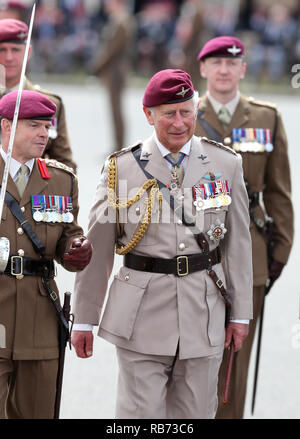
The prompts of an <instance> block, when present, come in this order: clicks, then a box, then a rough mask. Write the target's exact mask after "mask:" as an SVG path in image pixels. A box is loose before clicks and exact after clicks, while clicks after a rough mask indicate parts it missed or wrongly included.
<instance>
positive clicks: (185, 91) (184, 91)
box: [176, 87, 190, 98]
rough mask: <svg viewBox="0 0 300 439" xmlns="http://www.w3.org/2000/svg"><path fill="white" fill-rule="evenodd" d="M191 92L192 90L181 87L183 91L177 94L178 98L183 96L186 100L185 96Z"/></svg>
mask: <svg viewBox="0 0 300 439" xmlns="http://www.w3.org/2000/svg"><path fill="white" fill-rule="evenodd" d="M189 90H190V88H184V87H181V91H179V92H178V93H176V96H182V97H183V98H184V95H185V94H186V93H187V92H188V91H189Z"/></svg>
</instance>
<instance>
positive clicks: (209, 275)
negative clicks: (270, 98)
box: [72, 69, 252, 419]
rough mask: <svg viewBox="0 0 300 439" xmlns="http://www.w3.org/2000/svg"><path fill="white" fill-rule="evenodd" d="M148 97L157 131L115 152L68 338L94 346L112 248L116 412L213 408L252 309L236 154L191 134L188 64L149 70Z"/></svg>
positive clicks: (193, 104)
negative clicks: (222, 369)
mask: <svg viewBox="0 0 300 439" xmlns="http://www.w3.org/2000/svg"><path fill="white" fill-rule="evenodd" d="M143 105H144V112H145V115H146V117H147V120H148V122H149V124H150V125H152V126H153V127H154V133H153V135H152V136H151V137H150V138H148V139H147V140H145V141H143V142H142V143H139V144H137V145H135V146H133V147H129V148H127V149H124V150H122V151H120V152H119V153H115V154H113V155H112V156H111V157H110V158H109V159H108V161H107V163H106V165H105V168H104V171H103V174H102V177H101V179H100V183H99V186H98V189H97V194H96V201H95V204H94V206H93V207H92V210H91V213H90V224H89V232H88V237H89V239H90V240H91V242H92V244H93V248H94V257H93V258H92V260H91V263H90V265H89V267H87V269H86V270H85V271H84V272H82V273H81V274H78V275H77V277H76V283H75V289H76V297H75V323H76V325H75V326H74V331H73V335H72V342H73V344H74V346H75V348H76V352H77V355H78V356H79V357H82V358H86V357H88V356H90V355H91V354H92V344H93V334H92V325H98V324H99V319H100V314H101V311H102V307H103V303H104V299H105V295H106V290H107V283H108V279H109V277H110V274H111V271H112V267H113V261H114V252H115V250H116V252H117V253H118V254H122V255H125V257H124V266H123V267H122V268H121V269H120V271H119V273H118V274H117V275H116V276H115V278H114V280H113V282H112V285H111V287H110V291H109V295H108V301H107V305H106V307H105V311H104V314H103V317H102V320H101V324H100V330H99V335H100V336H101V337H103V338H104V339H106V340H108V341H109V342H111V343H113V344H115V345H116V346H117V355H118V360H119V369H120V373H119V383H118V396H117V411H116V414H117V417H119V418H171V419H174V418H176V419H181V418H213V417H214V415H215V411H216V405H217V376H218V370H219V365H220V362H221V357H222V354H223V349H224V341H225V346H226V347H227V346H228V345H229V343H230V341H231V339H232V337H233V341H234V346H235V349H236V350H238V349H240V348H241V346H242V342H243V339H244V338H245V336H246V335H247V330H248V325H247V324H244V323H240V322H239V319H251V316H252V264H251V243H250V233H249V214H248V199H247V193H246V189H245V185H244V182H243V178H242V165H241V159H240V157H239V156H238V155H237V154H235V153H234V152H232V151H231V150H229V149H228V148H226V147H224V146H223V145H221V144H218V143H216V142H211V141H209V140H207V139H199V138H197V137H195V136H194V135H193V133H194V129H195V123H196V115H197V105H198V96H197V94H195V95H194V89H193V85H192V82H191V79H190V75H189V74H187V73H186V72H184V71H182V70H171V69H170V70H162V71H160V72H158V73H157V74H156V75H154V76H153V78H152V79H151V80H150V82H149V83H148V85H147V87H146V90H145V94H144V99H143ZM173 153H174V154H175V155H172V154H173ZM176 154H177V157H176ZM115 189H117V194H116V193H115ZM170 195H171V198H170ZM172 205H173V206H174V209H173V208H172V207H171V206H172ZM117 219H118V220H117ZM235 264H239V268H238V269H237V268H236V267H235V268H234V269H233V268H232V267H233V266H235ZM225 284H227V294H228V296H230V298H231V301H232V307H231V311H230V310H229V302H228V296H227V295H226V290H225ZM226 304H227V306H228V307H227V306H226ZM226 307H227V310H228V313H227V317H228V319H230V320H231V322H230V323H229V324H228V326H227V331H226V340H225V308H226Z"/></svg>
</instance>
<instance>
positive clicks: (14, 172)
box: [0, 148, 34, 182]
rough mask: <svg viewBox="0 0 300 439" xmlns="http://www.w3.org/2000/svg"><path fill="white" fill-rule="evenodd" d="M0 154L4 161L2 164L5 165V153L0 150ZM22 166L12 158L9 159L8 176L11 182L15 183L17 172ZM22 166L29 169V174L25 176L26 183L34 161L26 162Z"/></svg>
mask: <svg viewBox="0 0 300 439" xmlns="http://www.w3.org/2000/svg"><path fill="white" fill-rule="evenodd" d="M0 153H1V156H2V158H3V160H4V162H5V163H6V158H7V154H6V152H5V151H4V150H3V149H2V148H1V149H0ZM22 164H23V163H20V162H18V161H17V160H15V159H14V158H13V157H11V159H10V169H9V173H10V176H11V178H12V179H13V181H16V179H17V177H18V172H19V170H20V168H21V166H22ZM24 165H26V166H28V168H29V174H28V176H27V182H28V179H29V176H30V174H31V172H32V169H33V165H34V159H30V160H28V161H27V162H26V163H24Z"/></svg>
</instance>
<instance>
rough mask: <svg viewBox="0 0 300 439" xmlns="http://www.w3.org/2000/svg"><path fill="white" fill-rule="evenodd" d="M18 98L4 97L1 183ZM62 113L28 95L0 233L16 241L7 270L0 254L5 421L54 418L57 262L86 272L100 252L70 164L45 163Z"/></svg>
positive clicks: (1, 414)
mask: <svg viewBox="0 0 300 439" xmlns="http://www.w3.org/2000/svg"><path fill="white" fill-rule="evenodd" d="M17 94H18V93H17V92H16V91H13V92H11V93H8V94H7V95H6V96H4V97H3V98H2V99H1V100H0V116H1V118H2V120H1V128H2V149H0V179H1V180H0V181H1V182H2V178H3V172H4V166H5V162H6V160H7V150H8V144H9V139H10V135H11V129H12V119H13V116H14V110H15V104H16V98H17ZM55 112H56V107H55V105H54V104H53V102H52V101H51V100H50V99H48V98H47V97H46V96H45V95H43V94H41V93H37V92H35V91H30V90H24V91H23V92H22V97H21V104H20V110H19V120H18V124H17V129H16V134H15V138H14V148H13V152H12V157H11V164H10V170H9V176H8V180H7V192H6V196H10V199H9V200H8V201H9V202H7V203H6V204H4V209H3V213H2V220H1V225H0V236H1V237H6V238H7V239H8V240H9V242H10V254H9V258H8V262H7V265H6V266H2V263H3V260H2V255H1V257H0V261H1V273H0V282H1V295H0V418H9V419H11V418H47V419H48V418H50V419H51V418H53V415H54V401H55V395H56V377H57V368H58V347H59V346H58V345H59V343H58V334H59V328H60V323H63V322H62V321H61V320H59V319H58V318H57V312H56V311H59V307H60V305H59V294H58V289H57V286H56V283H55V281H54V277H55V267H54V259H55V260H56V261H57V262H58V263H60V264H62V265H63V266H64V268H65V269H67V270H68V271H79V270H82V269H83V268H84V267H85V266H86V265H87V264H88V263H89V260H90V258H91V253H92V249H91V244H90V243H89V241H88V240H87V239H86V238H85V237H84V236H83V231H82V228H81V227H80V226H79V225H78V223H77V215H78V209H79V207H78V183H77V178H76V176H75V175H74V174H73V172H72V170H71V169H70V168H68V167H67V166H66V165H64V164H62V163H59V162H57V161H55V160H49V159H45V160H39V157H41V155H42V153H43V150H44V148H45V147H46V144H47V140H48V131H49V129H50V127H51V117H53V116H54V114H55ZM16 215H17V216H18V217H19V218H20V219H16ZM22 216H23V218H22ZM28 225H30V226H31V230H29V231H28V227H29V226H28ZM54 306H55V307H54ZM55 308H56V309H55Z"/></svg>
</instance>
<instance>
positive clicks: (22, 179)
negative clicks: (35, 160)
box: [15, 165, 29, 197]
mask: <svg viewBox="0 0 300 439" xmlns="http://www.w3.org/2000/svg"><path fill="white" fill-rule="evenodd" d="M28 174H29V168H28V166H26V165H21V167H20V170H19V175H18V177H17V179H16V181H15V183H16V186H17V188H18V191H19V194H20V196H21V197H22V195H23V193H24V190H25V187H26V184H27V179H26V177H27V175H28Z"/></svg>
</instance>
